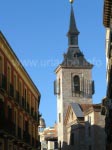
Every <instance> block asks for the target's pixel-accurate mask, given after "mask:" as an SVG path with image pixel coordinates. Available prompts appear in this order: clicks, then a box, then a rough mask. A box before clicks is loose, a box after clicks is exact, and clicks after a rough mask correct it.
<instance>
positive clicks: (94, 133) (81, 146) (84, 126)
mask: <svg viewBox="0 0 112 150" xmlns="http://www.w3.org/2000/svg"><path fill="white" fill-rule="evenodd" d="M100 112H101V104H77V103H71V104H70V105H69V107H68V109H67V113H66V117H65V121H64V123H65V125H66V130H67V143H66V149H70V150H74V149H76V150H105V131H104V126H105V124H104V120H105V117H104V116H102V115H101V113H100Z"/></svg>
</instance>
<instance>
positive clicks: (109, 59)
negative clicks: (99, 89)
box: [102, 0, 112, 150]
mask: <svg viewBox="0 0 112 150" xmlns="http://www.w3.org/2000/svg"><path fill="white" fill-rule="evenodd" d="M103 24H104V26H105V28H106V50H105V52H106V73H107V93H106V97H105V98H104V99H103V100H102V114H103V115H105V117H106V118H105V131H106V135H107V138H106V149H107V150H111V149H112V126H111V124H112V1H111V0H104V11H103Z"/></svg>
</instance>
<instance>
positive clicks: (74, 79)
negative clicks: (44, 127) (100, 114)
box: [54, 0, 94, 147]
mask: <svg viewBox="0 0 112 150" xmlns="http://www.w3.org/2000/svg"><path fill="white" fill-rule="evenodd" d="M70 2H71V12H70V23H69V30H68V33H67V36H68V49H67V52H66V53H65V54H64V58H63V61H62V63H61V64H60V65H58V67H57V68H56V70H55V73H56V81H55V84H54V92H55V94H56V95H57V118H58V119H57V121H58V142H59V145H60V146H61V147H63V144H64V142H66V130H65V126H64V118H65V114H66V110H67V107H68V105H69V104H70V103H78V104H92V95H93V94H94V82H93V81H92V75H91V70H92V68H93V65H92V64H90V63H89V62H88V61H87V60H86V59H85V57H84V54H83V53H82V52H81V50H80V49H79V45H78V35H79V31H78V29H77V26H76V21H75V15H74V10H73V4H72V3H73V0H70Z"/></svg>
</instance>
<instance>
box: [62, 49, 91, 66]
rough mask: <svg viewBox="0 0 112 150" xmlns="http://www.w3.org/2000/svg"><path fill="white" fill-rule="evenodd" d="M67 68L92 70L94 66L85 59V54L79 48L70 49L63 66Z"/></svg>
mask: <svg viewBox="0 0 112 150" xmlns="http://www.w3.org/2000/svg"><path fill="white" fill-rule="evenodd" d="M61 65H62V66H66V67H80V68H83V67H86V68H92V67H93V65H92V64H90V63H89V62H88V61H87V60H86V59H85V58H84V55H83V53H82V52H81V51H80V49H79V47H69V48H68V51H67V53H66V54H65V55H64V60H63V62H62V64H61Z"/></svg>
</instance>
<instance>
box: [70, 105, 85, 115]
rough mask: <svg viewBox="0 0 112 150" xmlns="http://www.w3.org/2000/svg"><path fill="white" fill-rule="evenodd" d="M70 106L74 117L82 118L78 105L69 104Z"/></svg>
mask: <svg viewBox="0 0 112 150" xmlns="http://www.w3.org/2000/svg"><path fill="white" fill-rule="evenodd" d="M70 105H71V107H72V109H73V111H74V113H75V115H76V117H84V116H83V112H82V110H81V108H80V105H79V104H77V103H71V104H70Z"/></svg>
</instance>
